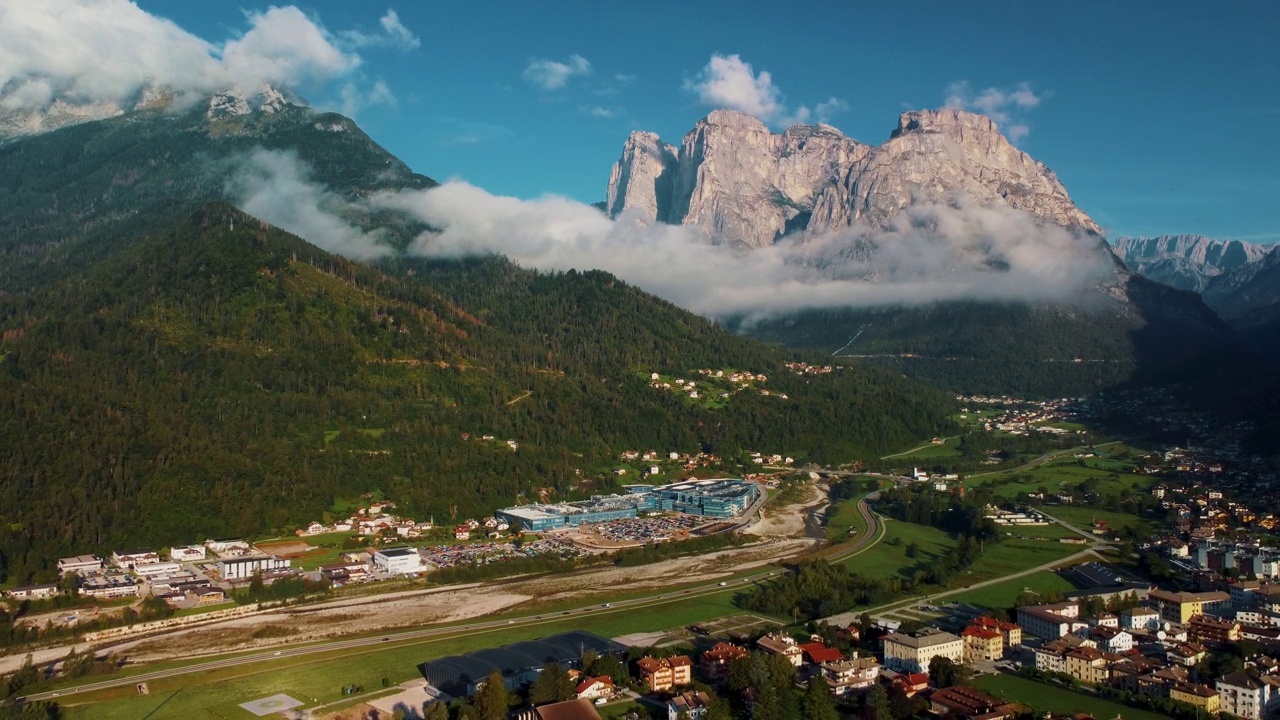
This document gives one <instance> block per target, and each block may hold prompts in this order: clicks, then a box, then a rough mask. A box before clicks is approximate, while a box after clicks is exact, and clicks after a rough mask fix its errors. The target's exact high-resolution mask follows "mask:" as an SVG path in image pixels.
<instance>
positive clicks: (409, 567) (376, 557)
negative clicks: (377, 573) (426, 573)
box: [373, 547, 424, 575]
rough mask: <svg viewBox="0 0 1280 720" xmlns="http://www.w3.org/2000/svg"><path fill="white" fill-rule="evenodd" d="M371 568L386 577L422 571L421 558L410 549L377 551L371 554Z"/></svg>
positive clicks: (398, 548) (397, 548) (394, 548)
mask: <svg viewBox="0 0 1280 720" xmlns="http://www.w3.org/2000/svg"><path fill="white" fill-rule="evenodd" d="M373 566H374V567H375V568H377V569H379V570H381V571H382V572H384V573H387V574H388V575H412V574H414V573H420V572H422V571H423V570H424V567H423V565H422V556H421V555H419V554H418V551H417V550H416V549H414V548H411V547H393V548H383V549H381V550H378V551H377V552H375V553H374V554H373Z"/></svg>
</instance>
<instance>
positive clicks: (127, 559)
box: [111, 550, 160, 570]
mask: <svg viewBox="0 0 1280 720" xmlns="http://www.w3.org/2000/svg"><path fill="white" fill-rule="evenodd" d="M158 562H160V555H159V554H158V553H157V552H156V551H155V550H134V551H133V552H113V553H111V564H112V565H115V566H116V567H118V568H122V569H124V570H132V569H134V568H136V567H138V566H139V565H151V564H153V563H158Z"/></svg>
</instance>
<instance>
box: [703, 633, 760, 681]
mask: <svg viewBox="0 0 1280 720" xmlns="http://www.w3.org/2000/svg"><path fill="white" fill-rule="evenodd" d="M748 654H749V653H748V652H747V649H746V648H744V647H742V646H740V645H734V644H732V643H727V642H720V643H716V644H715V645H714V646H713V647H712V648H711V649H710V650H707V651H706V652H704V653H702V656H701V658H700V659H699V664H698V670H699V671H700V672H701V674H702V677H703V679H704V680H706V681H707V682H719V681H721V680H723V679H724V676H725V675H726V674H727V673H728V672H729V663H731V662H733V661H734V660H736V659H738V658H743V657H747V655H748Z"/></svg>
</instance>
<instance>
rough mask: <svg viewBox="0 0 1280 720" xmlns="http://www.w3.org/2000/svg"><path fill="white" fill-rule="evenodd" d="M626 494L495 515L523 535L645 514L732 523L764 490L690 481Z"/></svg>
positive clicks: (746, 485) (641, 487)
mask: <svg viewBox="0 0 1280 720" xmlns="http://www.w3.org/2000/svg"><path fill="white" fill-rule="evenodd" d="M626 490H627V494H625V495H598V496H595V497H592V498H591V499H590V500H583V501H580V502H565V503H555V504H534V505H518V506H515V507H509V508H504V509H502V510H499V511H497V512H496V513H494V515H495V516H496V517H498V518H499V519H501V520H505V521H507V522H509V523H511V524H512V525H513V526H514V525H516V524H517V523H518V524H519V527H520V528H521V529H523V530H528V531H531V532H542V531H545V530H556V529H559V528H565V527H576V526H578V525H591V524H595V523H603V522H609V521H611V520H622V519H625V518H634V517H638V516H639V515H640V514H641V513H661V512H677V513H683V514H685V515H699V516H703V517H709V518H721V519H723V518H731V517H734V516H736V515H740V514H742V513H743V512H746V510H747V508H749V507H751V504H752V503H754V502H755V501H756V500H757V499H758V498H759V497H760V486H759V485H757V484H756V483H754V482H748V481H746V480H730V479H723V478H721V479H708V480H685V481H684V482H678V483H672V484H670V485H660V486H653V485H629V486H627V488H626Z"/></svg>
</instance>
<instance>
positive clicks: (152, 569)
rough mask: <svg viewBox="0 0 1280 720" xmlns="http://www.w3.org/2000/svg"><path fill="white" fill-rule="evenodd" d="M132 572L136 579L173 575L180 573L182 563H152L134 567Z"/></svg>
mask: <svg viewBox="0 0 1280 720" xmlns="http://www.w3.org/2000/svg"><path fill="white" fill-rule="evenodd" d="M133 571H134V572H135V573H137V575H138V577H143V578H153V577H160V576H162V575H173V574H174V573H179V572H182V563H176V562H153V563H145V564H142V565H135V566H134V568H133Z"/></svg>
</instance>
